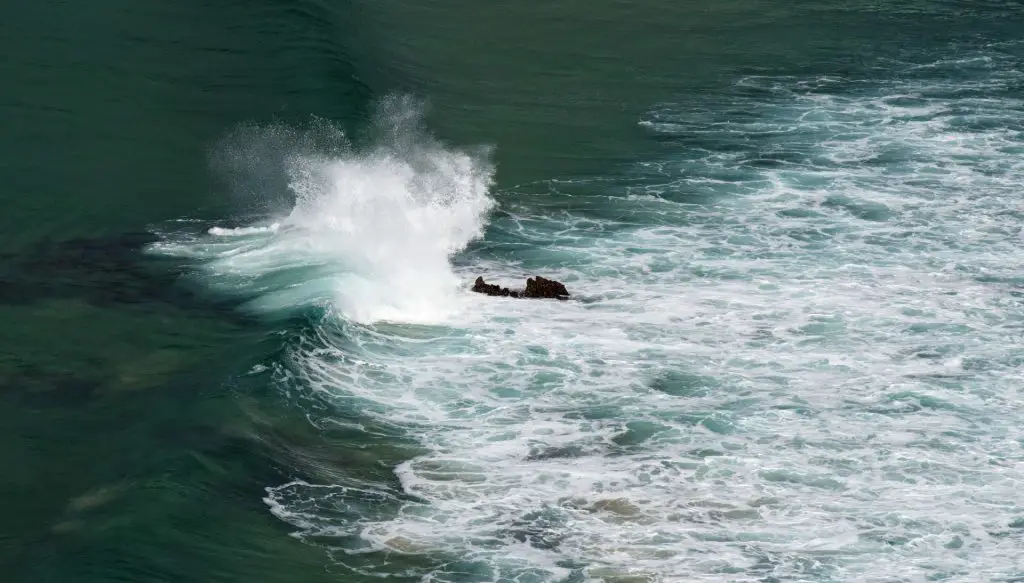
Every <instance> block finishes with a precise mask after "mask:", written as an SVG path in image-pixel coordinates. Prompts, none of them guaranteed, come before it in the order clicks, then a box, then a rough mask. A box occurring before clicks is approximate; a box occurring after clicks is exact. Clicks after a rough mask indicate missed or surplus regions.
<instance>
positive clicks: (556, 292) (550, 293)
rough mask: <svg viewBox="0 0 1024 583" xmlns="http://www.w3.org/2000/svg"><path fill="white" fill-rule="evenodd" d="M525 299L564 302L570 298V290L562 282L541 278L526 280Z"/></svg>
mask: <svg viewBox="0 0 1024 583" xmlns="http://www.w3.org/2000/svg"><path fill="white" fill-rule="evenodd" d="M523 297H524V298H557V299H560V300H564V299H565V298H567V297H569V290H567V289H565V286H564V285H562V283H561V282H557V281H555V280H553V279H546V278H543V277H541V276H539V275H538V276H537V277H535V278H531V279H528V280H526V291H525V292H523Z"/></svg>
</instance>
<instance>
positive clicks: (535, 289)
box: [472, 275, 569, 300]
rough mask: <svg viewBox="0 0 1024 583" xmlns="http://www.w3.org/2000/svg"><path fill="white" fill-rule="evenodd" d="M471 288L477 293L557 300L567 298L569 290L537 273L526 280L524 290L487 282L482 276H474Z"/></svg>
mask: <svg viewBox="0 0 1024 583" xmlns="http://www.w3.org/2000/svg"><path fill="white" fill-rule="evenodd" d="M472 289H473V291H475V292H476V293H479V294H486V295H489V296H499V297H512V298H556V299H559V300H564V299H568V297H569V290H567V289H566V288H565V286H564V285H563V284H562V283H560V282H557V281H555V280H553V279H547V278H544V277H541V276H539V275H538V276H537V277H535V278H533V277H531V278H530V279H527V280H526V289H525V290H524V291H518V290H512V289H509V288H507V287H501V286H500V285H495V284H492V283H487V282H486V281H484V278H482V277H478V278H476V281H475V282H474V283H473V288H472Z"/></svg>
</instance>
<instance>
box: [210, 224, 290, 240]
mask: <svg viewBox="0 0 1024 583" xmlns="http://www.w3.org/2000/svg"><path fill="white" fill-rule="evenodd" d="M279 228H281V223H271V224H269V225H267V226H265V227H258V226H254V227H235V228H233V229H226V228H223V227H211V228H210V229H209V230H208V231H207V232H208V233H209V234H211V235H214V236H217V237H246V236H248V235H260V234H263V233H276V232H277V230H278V229H279Z"/></svg>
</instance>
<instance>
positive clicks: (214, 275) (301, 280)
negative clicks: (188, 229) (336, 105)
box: [162, 98, 493, 322]
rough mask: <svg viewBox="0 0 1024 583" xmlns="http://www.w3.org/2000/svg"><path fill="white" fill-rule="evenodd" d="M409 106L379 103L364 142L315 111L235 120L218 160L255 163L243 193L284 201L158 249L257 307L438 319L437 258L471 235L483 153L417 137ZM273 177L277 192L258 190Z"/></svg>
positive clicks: (238, 169) (445, 300)
mask: <svg viewBox="0 0 1024 583" xmlns="http://www.w3.org/2000/svg"><path fill="white" fill-rule="evenodd" d="M420 115H421V114H420V110H419V107H418V105H417V104H415V103H413V102H412V100H410V99H400V98H393V99H390V100H387V101H385V102H383V103H382V105H381V106H380V108H379V111H378V112H377V116H376V120H375V122H374V127H373V129H374V132H373V133H374V135H375V137H374V140H375V141H374V142H373V143H372V144H370V145H369V146H367V147H365V148H356V147H354V146H353V145H352V144H351V143H350V142H349V140H348V139H347V138H346V136H345V134H344V133H343V132H342V131H340V130H339V129H338V128H336V127H333V126H331V125H330V124H329V123H327V122H325V121H323V120H317V121H315V122H314V123H313V124H311V126H310V127H308V128H306V129H303V130H295V129H289V128H286V127H279V126H271V127H262V128H261V127H246V128H242V129H241V130H239V131H237V132H235V133H234V134H232V135H231V136H229V137H228V138H227V139H225V140H224V142H223V143H222V144H221V145H220V146H219V148H218V150H217V152H216V154H215V156H214V158H215V160H216V161H217V165H218V167H219V168H221V169H222V170H225V169H226V170H227V174H228V175H229V176H231V175H237V174H239V173H245V172H251V173H255V172H256V171H257V170H258V172H259V175H260V176H261V177H262V179H261V180H256V181H252V183H251V184H247V186H248V188H247V189H245V190H243V192H244V195H243V196H244V197H247V198H251V199H252V200H251V201H250V202H251V203H252V204H253V205H256V206H258V207H260V208H262V209H272V208H275V207H280V206H282V205H281V203H280V201H281V200H282V199H288V200H290V201H292V204H291V209H290V210H289V211H287V214H286V215H285V216H281V217H273V218H272V219H271V220H270V221H264V222H265V223H266V224H256V225H248V226H243V227H236V228H225V227H213V228H211V229H209V231H208V233H207V234H208V235H209V236H210V237H205V238H202V239H199V240H185V241H176V242H170V243H166V244H164V245H162V250H163V251H164V252H166V253H170V254H176V255H186V256H192V257H195V258H197V259H199V260H200V261H202V262H203V266H204V269H205V270H206V271H208V272H209V275H210V278H209V280H210V281H211V282H212V283H213V285H214V286H216V287H218V288H222V289H231V290H232V291H233V293H242V294H253V295H255V296H256V299H254V300H253V301H252V302H251V307H252V308H254V309H256V310H259V311H262V312H269V313H275V312H284V313H288V312H294V311H295V310H296V309H297V308H301V307H303V306H309V305H328V304H329V305H330V306H331V308H332V309H334V310H336V311H337V312H338V313H339V314H340V315H341V316H342V317H344V318H347V319H350V320H353V321H357V322H375V321H381V320H395V321H402V322H436V321H441V320H443V319H444V318H445V317H446V316H447V315H448V314H450V313H451V312H453V311H454V310H457V304H458V297H457V295H456V293H455V292H456V289H457V288H458V286H459V283H460V282H459V281H458V279H456V277H455V275H454V274H453V272H452V269H451V266H450V264H449V257H450V256H451V255H452V254H453V253H456V252H458V251H460V250H462V249H463V248H465V246H466V245H467V244H468V243H469V242H470V241H471V240H472V239H474V238H476V237H479V236H480V235H481V234H482V232H483V227H484V219H485V216H486V214H487V212H488V211H489V210H490V208H491V206H492V204H493V201H492V200H491V199H490V198H489V197H488V189H489V188H490V186H491V182H492V169H491V167H490V165H489V164H488V163H487V161H486V153H485V152H481V153H478V154H473V153H469V152H461V151H457V150H451V149H446V148H444V147H443V146H442V145H441V144H439V143H437V142H435V141H434V140H432V139H431V138H429V137H428V136H427V135H426V134H425V133H423V132H422V131H421V130H420V128H419V119H420ZM275 176H276V177H279V178H280V179H279V180H275V179H274V177H275ZM279 183H280V184H286V187H287V196H282V195H284V194H285V193H283V192H272V191H271V192H267V191H263V190H262V189H263V188H265V187H266V186H267V185H270V186H271V187H273V186H274V185H276V184H279ZM254 186H255V190H254V189H253V187H254ZM243 204H245V201H243Z"/></svg>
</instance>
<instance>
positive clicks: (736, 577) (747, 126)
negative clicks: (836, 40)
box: [164, 51, 1024, 582]
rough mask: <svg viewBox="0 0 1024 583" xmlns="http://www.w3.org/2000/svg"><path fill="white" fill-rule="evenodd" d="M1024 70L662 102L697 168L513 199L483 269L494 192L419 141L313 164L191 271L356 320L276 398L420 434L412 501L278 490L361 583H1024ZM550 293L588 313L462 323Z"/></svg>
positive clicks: (550, 306)
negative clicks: (561, 287) (531, 288)
mask: <svg viewBox="0 0 1024 583" xmlns="http://www.w3.org/2000/svg"><path fill="white" fill-rule="evenodd" d="M1016 63H1017V61H1016V60H1015V59H1013V58H1011V57H1008V56H1007V55H1006V53H1005V52H1000V51H980V52H978V53H977V54H974V55H968V56H965V57H963V58H958V59H955V60H954V59H946V60H937V61H934V62H928V63H920V64H899V65H898V66H896V67H897V70H893V71H891V73H892V74H891V75H890V76H889V77H887V78H882V79H876V78H843V77H838V76H836V77H806V78H796V77H748V78H743V79H741V80H739V81H738V82H737V83H736V84H735V86H734V87H732V89H731V91H730V92H729V93H728V95H725V96H718V98H717V99H715V100H714V102H713V103H711V102H709V103H707V104H694V103H676V104H673V103H668V104H662V105H660V106H658V107H654V108H652V109H651V111H650V112H649V114H648V115H647V116H646V118H645V119H643V120H642V121H640V123H641V125H642V126H643V127H644V128H646V129H647V131H649V132H650V134H651V136H652V138H653V139H657V140H660V141H661V142H662V143H663V145H664V152H665V155H664V156H662V157H660V158H657V159H650V160H642V161H638V162H637V164H635V165H634V166H633V167H632V168H631V170H630V171H629V172H627V174H626V175H625V176H603V177H594V178H593V179H578V180H574V181H569V180H563V181H551V182H548V183H544V184H541V185H533V186H531V187H529V188H527V187H519V188H515V189H510V190H508V191H505V192H502V193H501V196H502V198H503V200H505V201H506V203H505V204H504V205H503V211H505V212H503V213H502V214H501V215H497V216H494V217H492V221H493V222H492V224H491V225H490V227H489V229H488V232H487V236H486V240H485V241H484V243H482V244H480V245H478V246H475V247H472V248H469V250H468V251H465V252H463V253H461V254H460V255H459V256H458V257H459V259H458V267H453V265H452V264H451V263H450V261H449V259H450V258H451V257H452V254H453V253H457V252H459V251H461V250H463V249H467V244H468V243H469V242H470V241H471V240H472V239H473V238H474V237H477V236H479V235H480V234H481V232H482V229H483V225H484V217H485V215H486V214H487V212H488V210H489V209H490V208H491V199H489V198H488V195H487V190H488V187H489V185H490V169H489V167H488V166H487V165H486V164H485V163H483V162H481V161H480V159H478V158H475V157H473V156H471V155H469V154H466V153H461V152H457V151H453V150H449V149H445V148H442V147H440V146H439V145H437V144H435V143H432V142H431V141H429V140H426V139H425V138H423V136H422V134H421V133H419V132H418V131H414V130H410V129H409V128H410V127H412V126H411V125H409V124H408V123H407V121H408V120H409V119H411V117H403V116H399V117H400V118H401V120H402V121H401V123H395V124H392V125H390V126H388V127H391V128H393V129H394V131H393V132H391V133H390V134H389V136H390V137H389V138H388V139H387V140H385V141H384V142H383V143H382V144H379V145H377V146H376V147H374V148H371V149H370V150H367V151H366V152H364V153H356V152H355V151H354V150H346V151H345V153H344V154H343V155H341V156H309V155H302V156H298V157H295V158H294V159H291V160H290V162H289V164H288V173H289V174H288V175H289V177H290V180H291V190H292V192H293V193H294V196H295V207H294V209H293V210H292V211H291V212H290V213H289V214H288V215H287V216H286V217H283V218H278V219H274V221H275V222H276V224H270V223H268V224H260V225H249V226H246V227H243V229H242V230H237V231H230V232H229V231H212V232H211V233H210V234H209V235H208V236H203V237H200V238H198V239H194V240H189V241H184V242H178V243H174V244H170V243H167V244H165V245H164V250H166V251H170V252H173V253H177V254H182V253H184V254H189V255H193V256H196V257H198V258H199V259H201V260H202V261H203V262H205V263H204V264H205V266H206V268H207V270H208V273H207V277H208V280H209V281H210V283H211V285H213V286H215V287H218V288H222V289H230V290H234V291H236V292H237V291H238V290H239V289H241V290H243V291H244V293H247V294H253V295H255V296H256V299H255V300H254V301H253V305H254V306H256V307H259V308H260V309H264V310H268V309H269V310H278V309H288V308H290V307H291V306H294V305H296V304H299V305H301V304H303V302H307V301H310V300H315V301H317V302H326V304H324V305H326V306H327V308H328V309H327V310H326V312H325V314H324V316H323V317H322V318H317V319H315V320H314V322H313V325H312V326H311V328H310V329H309V330H308V331H306V333H304V334H302V335H301V337H300V338H298V339H296V340H294V341H292V342H291V343H290V344H289V346H288V349H287V351H286V353H285V355H284V356H283V357H282V358H281V359H280V360H279V361H278V362H276V363H275V366H276V368H275V369H274V370H275V374H274V379H275V382H276V383H277V384H278V385H279V386H280V387H281V388H282V391H283V393H284V394H286V395H288V396H289V398H291V399H293V400H294V402H295V403H297V404H299V405H300V406H302V407H304V408H305V409H306V410H307V411H308V414H309V416H310V418H311V419H312V420H313V422H314V423H315V424H317V425H318V426H321V427H328V426H334V427H337V426H345V427H347V428H349V429H350V430H352V431H356V432H360V431H362V432H368V433H374V435H377V436H380V435H385V436H393V437H394V438H395V439H398V438H399V437H400V438H401V439H409V440H412V441H414V442H415V443H416V445H417V447H418V453H417V454H416V455H414V456H413V457H411V458H410V459H408V460H406V461H404V462H402V463H400V464H398V465H397V467H395V468H394V474H395V478H396V480H397V481H388V480H380V479H374V478H371V477H367V476H360V475H358V474H355V473H349V474H345V477H338V478H335V479H332V480H330V481H315V480H313V479H311V478H307V479H305V480H295V481H291V482H288V483H285V484H281V485H273V486H271V487H269V488H268V489H267V496H266V503H267V504H268V506H269V508H270V509H271V511H272V512H273V513H274V514H275V515H276V516H278V517H279V518H281V519H282V520H284V521H286V522H288V523H290V524H292V525H294V527H295V528H296V531H297V534H298V536H300V537H302V538H304V539H307V540H309V541H311V542H314V543H316V544H320V545H325V546H327V547H329V548H331V549H332V551H333V552H332V555H331V556H332V557H333V558H334V560H336V561H337V562H338V563H339V564H341V565H344V566H346V567H348V568H349V569H352V570H353V571H355V572H357V573H362V574H366V575H389V576H392V577H396V578H399V579H402V580H422V581H430V582H442V581H451V582H455V581H459V582H465V581H520V582H526V581H619V582H626V581H631V582H632V581H696V580H726V579H728V580H730V581H751V582H753V581H772V580H792V581H797V580H799V581H862V582H868V581H882V580H885V581H907V582H910V581H918V580H924V579H931V580H940V579H944V580H956V581H970V580H978V579H985V580H993V581H994V580H1011V579H1013V578H1014V577H1019V576H1020V571H1019V549H1020V543H1021V534H1020V533H1021V525H1022V524H1024V509H1022V507H1021V505H1020V497H1019V493H1018V490H1019V485H1020V484H1021V483H1022V481H1024V464H1022V463H1021V462H1022V461H1024V458H1022V455H1021V444H1022V443H1024V431H1022V429H1021V424H1020V419H1019V411H1020V399H1019V396H1018V395H1019V387H1020V384H1021V382H1022V380H1024V375H1022V374H1021V370H1022V369H1021V365H1022V364H1024V349H1022V348H1021V343H1020V336H1021V331H1022V330H1024V316H1022V314H1024V312H1022V309H1021V308H1022V307H1024V306H1022V303H1021V302H1022V299H1021V298H1022V292H1021V290H1022V285H1024V279H1022V278H1021V275H1020V265H1021V264H1022V263H1024V251H1022V236H1021V225H1022V222H1021V221H1022V219H1024V214H1022V212H1021V207H1020V185H1021V184H1024V162H1022V157H1021V154H1022V153H1024V126H1022V122H1021V120H1022V119H1024V117H1022V113H1024V101H1021V99H1020V97H1019V92H1018V90H1019V88H1020V87H1022V86H1024V77H1022V74H1021V72H1020V68H1019V67H1017V66H1016ZM951 78H957V79H959V80H958V81H951V80H950V79H951ZM892 79H898V80H896V81H894V80H892ZM400 111H407V110H400ZM385 119H386V120H391V119H394V118H389V117H385ZM385 133H387V132H385ZM346 148H347V146H346ZM256 227H258V228H256ZM537 270H542V271H543V273H544V274H545V275H548V276H552V277H556V278H558V279H560V280H563V281H565V282H567V284H568V285H569V287H570V289H571V290H572V291H574V292H576V293H578V294H580V295H582V296H583V301H576V302H543V301H517V300H511V299H501V298H485V297H473V298H472V302H473V303H472V304H471V305H472V309H461V310H460V309H457V306H458V305H460V302H463V305H466V304H465V303H464V302H468V301H470V299H469V298H467V297H464V296H465V295H467V294H465V292H464V291H460V290H458V289H457V282H458V281H459V280H460V279H462V280H466V279H468V278H469V277H470V276H472V275H475V274H477V273H483V274H484V275H485V276H489V277H488V278H489V279H490V278H491V277H493V278H494V279H498V280H501V279H505V280H506V281H508V280H511V279H513V278H515V279H519V277H521V276H522V275H525V274H527V273H530V272H533V271H537ZM459 298H462V299H461V300H460V299H459ZM442 314H443V315H445V316H446V318H443V319H442V318H440V317H439V316H441V315H442ZM382 320H388V321H389V322H382ZM418 322H443V323H444V324H445V326H414V325H410V324H412V323H418ZM353 420H354V421H353ZM371 428H372V429H371Z"/></svg>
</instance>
